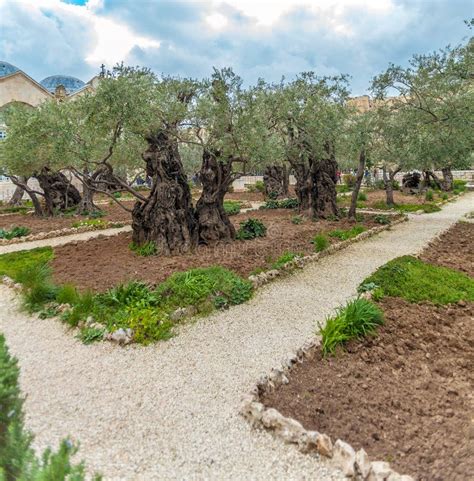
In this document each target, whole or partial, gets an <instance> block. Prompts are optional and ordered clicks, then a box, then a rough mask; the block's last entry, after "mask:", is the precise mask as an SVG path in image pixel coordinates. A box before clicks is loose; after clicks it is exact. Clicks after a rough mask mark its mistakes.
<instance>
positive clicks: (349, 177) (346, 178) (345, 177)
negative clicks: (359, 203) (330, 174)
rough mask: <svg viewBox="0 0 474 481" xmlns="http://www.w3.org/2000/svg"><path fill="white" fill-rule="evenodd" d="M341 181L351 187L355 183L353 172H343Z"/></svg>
mask: <svg viewBox="0 0 474 481" xmlns="http://www.w3.org/2000/svg"><path fill="white" fill-rule="evenodd" d="M342 181H343V182H344V184H345V185H347V187H349V188H350V189H353V188H354V186H355V185H356V181H357V179H356V176H355V175H354V174H344V175H343V176H342Z"/></svg>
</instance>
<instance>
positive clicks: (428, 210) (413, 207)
mask: <svg viewBox="0 0 474 481" xmlns="http://www.w3.org/2000/svg"><path fill="white" fill-rule="evenodd" d="M395 208H396V209H397V210H398V211H400V212H416V211H418V210H422V211H423V212H424V213H425V214H432V213H433V212H439V211H440V210H441V208H440V207H438V206H437V205H436V204H430V203H425V204H400V205H397V206H396V207H395Z"/></svg>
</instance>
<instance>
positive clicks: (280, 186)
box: [263, 165, 288, 199]
mask: <svg viewBox="0 0 474 481" xmlns="http://www.w3.org/2000/svg"><path fill="white" fill-rule="evenodd" d="M263 183H264V184H265V194H266V195H267V197H271V198H272V199H278V198H281V197H284V196H285V195H287V194H288V185H287V186H286V192H285V171H284V170H283V167H280V166H279V165H269V166H268V167H266V169H265V171H264V173H263Z"/></svg>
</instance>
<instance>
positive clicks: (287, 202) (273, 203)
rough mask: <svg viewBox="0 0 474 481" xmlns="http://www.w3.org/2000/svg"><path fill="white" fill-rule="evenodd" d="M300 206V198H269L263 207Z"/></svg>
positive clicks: (290, 207) (294, 207) (285, 207)
mask: <svg viewBox="0 0 474 481" xmlns="http://www.w3.org/2000/svg"><path fill="white" fill-rule="evenodd" d="M298 206H299V202H298V199H294V198H288V199H282V200H275V199H268V200H267V201H266V202H265V204H264V205H263V206H262V207H261V209H296V208H297V207H298Z"/></svg>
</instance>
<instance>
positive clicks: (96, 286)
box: [52, 209, 379, 291]
mask: <svg viewBox="0 0 474 481" xmlns="http://www.w3.org/2000/svg"><path fill="white" fill-rule="evenodd" d="M294 216H295V212H294V211H291V210H285V209H277V210H259V211H253V212H249V213H246V214H239V215H236V216H233V217H231V220H232V222H233V223H234V225H235V226H236V228H238V227H239V223H240V222H242V221H244V220H245V219H248V218H249V217H252V218H258V219H260V220H261V221H262V222H263V223H264V224H265V226H266V227H267V235H266V237H261V238H257V239H254V240H249V241H235V242H232V243H230V244H222V245H220V246H217V247H214V248H208V247H206V246H199V247H198V248H197V249H196V251H195V252H194V253H189V254H185V255H175V256H170V257H162V256H151V257H140V256H139V255H137V254H134V253H133V252H132V251H131V250H130V248H129V244H130V242H131V241H132V237H131V234H130V233H123V234H119V235H117V236H113V237H109V238H96V239H91V240H88V241H85V242H78V243H74V244H68V245H64V246H60V247H56V248H55V250H54V260H53V262H52V268H53V276H54V280H55V282H57V283H73V284H74V285H76V286H77V287H78V288H80V289H87V288H89V289H93V290H95V291H103V290H106V289H107V288H109V287H112V286H114V285H117V284H119V283H123V282H126V281H129V280H133V279H137V280H143V281H145V282H147V283H149V284H152V285H154V284H157V283H159V282H161V281H163V280H164V279H166V278H167V277H168V276H169V275H171V274H172V273H174V272H177V271H185V270H188V269H192V268H196V267H208V266H212V265H220V266H223V267H226V268H228V269H231V270H233V271H234V272H237V273H238V274H240V275H242V276H248V275H250V274H251V273H252V271H254V270H255V269H256V268H268V267H269V265H270V264H271V262H273V261H275V260H276V259H277V258H278V257H279V256H281V255H282V254H283V253H285V252H288V251H291V252H294V253H302V254H309V253H312V252H314V246H313V244H311V242H310V241H311V239H312V238H313V237H314V236H315V235H316V234H318V233H322V232H329V231H332V230H335V229H348V228H351V227H353V225H354V224H353V223H350V222H349V221H348V220H346V219H343V220H340V221H318V222H313V221H311V220H306V221H304V222H303V223H302V224H298V225H295V224H293V223H292V222H291V219H292V218H293V217H294ZM361 224H363V225H364V226H365V227H366V228H367V229H369V228H371V227H374V226H378V225H379V224H376V223H375V222H374V220H373V216H369V215H366V216H364V221H363V222H361ZM329 240H330V241H331V242H332V243H334V242H338V240H337V239H334V238H331V237H329Z"/></svg>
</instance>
